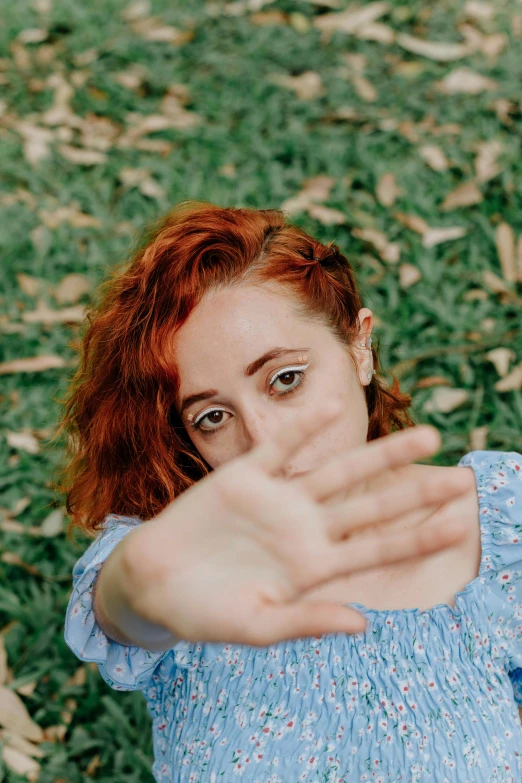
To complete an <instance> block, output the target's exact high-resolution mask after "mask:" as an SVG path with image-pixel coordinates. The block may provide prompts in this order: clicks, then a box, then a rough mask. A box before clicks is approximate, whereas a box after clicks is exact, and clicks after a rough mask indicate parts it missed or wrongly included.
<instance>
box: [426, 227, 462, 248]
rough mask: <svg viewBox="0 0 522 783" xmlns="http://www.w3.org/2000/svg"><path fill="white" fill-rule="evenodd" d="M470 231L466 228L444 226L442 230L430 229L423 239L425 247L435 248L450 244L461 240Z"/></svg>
mask: <svg viewBox="0 0 522 783" xmlns="http://www.w3.org/2000/svg"><path fill="white" fill-rule="evenodd" d="M467 233H468V230H467V229H466V228H464V226H444V227H441V228H428V230H427V231H425V232H424V235H423V237H422V245H423V247H426V248H429V247H435V245H440V244H441V242H448V241H450V240H452V239H460V237H463V236H466V234H467Z"/></svg>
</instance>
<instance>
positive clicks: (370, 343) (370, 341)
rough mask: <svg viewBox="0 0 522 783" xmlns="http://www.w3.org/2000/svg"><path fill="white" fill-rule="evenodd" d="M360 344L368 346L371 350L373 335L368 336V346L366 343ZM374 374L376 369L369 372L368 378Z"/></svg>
mask: <svg viewBox="0 0 522 783" xmlns="http://www.w3.org/2000/svg"><path fill="white" fill-rule="evenodd" d="M359 345H360V346H361V348H366V347H368V350H370V349H371V347H372V338H371V337H369V338H368V346H366V343H359ZM373 375H375V370H370V372H369V373H368V374H367V376H366V377H367V378H368V380H370V379H371V378H372V376H373Z"/></svg>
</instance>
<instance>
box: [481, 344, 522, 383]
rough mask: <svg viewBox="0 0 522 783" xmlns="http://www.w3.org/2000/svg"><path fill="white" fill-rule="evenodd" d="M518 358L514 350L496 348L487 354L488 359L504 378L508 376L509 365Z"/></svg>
mask: <svg viewBox="0 0 522 783" xmlns="http://www.w3.org/2000/svg"><path fill="white" fill-rule="evenodd" d="M516 357H517V355H516V353H515V351H514V350H513V349H512V348H494V349H493V350H492V351H488V352H487V354H486V359H489V361H490V362H491V363H492V364H494V365H495V369H496V371H497V372H498V374H499V375H500V376H501V377H502V378H503V377H504V376H505V375H507V373H508V371H509V365H510V364H511V362H512V361H513V360H514V359H516Z"/></svg>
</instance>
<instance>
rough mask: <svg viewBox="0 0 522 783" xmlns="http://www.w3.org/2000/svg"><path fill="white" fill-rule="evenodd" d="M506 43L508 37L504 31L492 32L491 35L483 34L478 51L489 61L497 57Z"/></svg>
mask: <svg viewBox="0 0 522 783" xmlns="http://www.w3.org/2000/svg"><path fill="white" fill-rule="evenodd" d="M508 43H509V39H508V37H507V35H506V34H505V33H493V34H492V35H485V36H484V37H483V38H482V42H481V45H480V51H481V52H482V53H483V54H485V55H486V57H488V58H489V60H490V61H491V60H494V59H495V58H496V57H498V55H499V54H500V53H501V51H502V50H503V49H505V48H506V46H507V45H508Z"/></svg>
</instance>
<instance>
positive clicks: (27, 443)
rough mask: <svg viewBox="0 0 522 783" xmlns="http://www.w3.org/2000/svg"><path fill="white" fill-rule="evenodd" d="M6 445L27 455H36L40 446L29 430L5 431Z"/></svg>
mask: <svg viewBox="0 0 522 783" xmlns="http://www.w3.org/2000/svg"><path fill="white" fill-rule="evenodd" d="M5 436H6V440H7V443H8V444H9V446H11V447H12V448H13V449H22V450H23V451H27V452H28V453H29V454H38V452H39V451H40V444H39V443H38V440H37V439H36V438H35V437H34V435H33V434H32V433H31V431H30V430H21V431H20V432H10V431H8V430H6V431H5Z"/></svg>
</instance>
